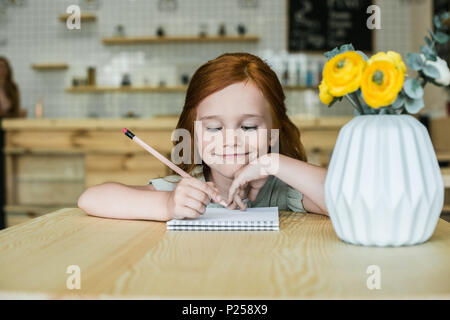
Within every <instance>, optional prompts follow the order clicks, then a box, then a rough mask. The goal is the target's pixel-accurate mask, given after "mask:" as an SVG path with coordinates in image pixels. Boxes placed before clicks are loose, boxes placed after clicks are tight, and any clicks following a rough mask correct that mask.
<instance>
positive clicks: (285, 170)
mask: <svg viewBox="0 0 450 320" xmlns="http://www.w3.org/2000/svg"><path fill="white" fill-rule="evenodd" d="M277 156H278V157H279V164H278V166H276V167H277V169H278V170H277V171H276V172H275V174H274V175H275V176H276V177H277V178H278V179H280V180H281V181H283V182H284V183H287V184H288V185H290V186H291V187H292V188H294V189H296V190H298V191H300V192H301V193H302V194H303V207H304V208H305V210H306V211H308V212H313V213H319V214H324V215H328V211H327V209H326V205H325V177H326V174H327V169H325V168H322V167H318V166H315V165H312V164H309V163H306V162H304V161H300V160H296V159H293V158H290V157H287V156H285V155H281V154H279V155H277ZM271 161H276V157H275V158H272V159H271Z"/></svg>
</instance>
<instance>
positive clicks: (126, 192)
mask: <svg viewBox="0 0 450 320" xmlns="http://www.w3.org/2000/svg"><path fill="white" fill-rule="evenodd" d="M284 100H285V96H284V93H283V90H282V87H281V84H280V82H279V80H278V78H277V76H276V74H275V73H274V72H273V71H272V70H271V69H270V67H269V66H268V65H267V64H266V63H265V62H264V61H262V60H261V59H260V58H258V57H256V56H254V55H251V54H248V53H232V54H223V55H221V56H219V57H218V58H216V59H214V60H211V61H208V62H207V63H206V64H204V65H203V66H201V67H200V68H199V69H198V70H197V71H196V72H195V74H194V75H193V77H192V79H191V81H190V83H189V87H188V89H187V93H186V100H185V105H184V108H183V111H182V113H181V115H180V118H179V121H178V124H177V129H180V130H181V129H184V130H187V131H188V132H189V133H190V141H189V143H190V148H187V149H188V150H189V151H188V152H186V154H184V155H183V159H187V161H184V162H182V163H181V165H179V166H180V167H181V168H182V169H183V170H185V171H186V172H188V173H190V174H191V175H192V176H193V177H190V178H181V177H180V176H178V175H170V176H168V177H166V178H155V179H151V180H150V182H149V184H148V185H146V186H126V185H123V184H120V183H104V184H101V185H97V186H93V187H91V188H89V189H87V190H86V191H85V192H84V193H83V194H82V195H81V197H80V198H79V200H78V206H79V207H80V208H81V209H83V210H84V211H86V212H87V213H88V214H91V215H96V216H100V217H108V218H122V219H148V220H159V221H167V220H170V219H173V218H176V219H183V218H196V217H199V216H200V215H201V214H202V213H203V212H204V211H205V208H206V207H221V205H220V204H218V203H213V202H212V201H211V200H214V201H215V202H220V201H221V200H222V199H223V200H226V204H227V208H229V209H235V208H237V207H239V208H240V209H241V210H245V209H246V207H247V206H248V207H268V206H278V208H279V210H290V211H297V212H312V213H319V214H324V215H327V214H328V213H327V210H326V207H325V201H324V181H325V175H326V169H324V168H320V167H317V166H314V165H311V164H308V163H306V155H305V150H304V148H303V145H302V144H301V141H300V132H299V130H298V129H297V127H296V126H295V125H294V124H293V123H292V122H291V121H290V119H289V118H288V116H287V114H286V107H285V104H284ZM272 129H278V138H276V137H275V138H273V137H272V135H265V134H264V133H266V132H268V131H271V130H272ZM272 131H274V130H272ZM269 136H270V137H269ZM176 143H177V142H175V144H176ZM189 143H188V144H189ZM197 145H198V147H197ZM272 151H274V152H272ZM183 152H184V150H183ZM196 155H198V156H199V157H200V159H201V161H200V162H198V163H199V164H196V163H195V162H196V161H192V160H193V159H194V158H195V156H196ZM245 198H248V199H247V200H248V201H247V203H245V202H244V200H243V199H245Z"/></svg>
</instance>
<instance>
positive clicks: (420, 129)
mask: <svg viewBox="0 0 450 320" xmlns="http://www.w3.org/2000/svg"><path fill="white" fill-rule="evenodd" d="M325 201H326V205H327V209H328V212H329V215H330V218H331V221H332V224H333V228H334V230H335V231H336V234H337V236H338V237H339V238H340V239H342V240H344V241H346V242H349V243H352V244H357V245H365V246H402V245H414V244H418V243H422V242H425V241H427V240H428V239H429V238H430V237H431V235H432V234H433V231H434V229H435V228H436V224H437V222H438V220H439V216H440V213H441V210H442V207H443V203H444V184H443V180H442V176H441V172H440V169H439V164H438V161H437V159H436V154H435V152H434V149H433V146H432V144H431V139H430V136H429V135H428V132H427V130H426V128H425V127H424V126H423V125H422V124H421V123H420V122H419V121H418V120H416V119H415V118H414V117H412V116H410V115H363V116H357V117H355V118H354V119H353V120H351V121H350V122H349V123H347V124H346V125H345V126H344V127H342V129H341V131H340V132H339V136H338V139H337V142H336V145H335V148H334V150H333V154H332V156H331V160H330V164H329V167H328V173H327V177H326V181H325Z"/></svg>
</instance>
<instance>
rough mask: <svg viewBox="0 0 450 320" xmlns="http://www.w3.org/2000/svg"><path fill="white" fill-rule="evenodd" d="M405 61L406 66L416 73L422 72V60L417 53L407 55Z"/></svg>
mask: <svg viewBox="0 0 450 320" xmlns="http://www.w3.org/2000/svg"><path fill="white" fill-rule="evenodd" d="M406 61H407V63H408V65H409V66H410V67H411V68H413V69H414V70H416V71H419V70H422V68H423V65H424V63H423V59H422V57H421V56H420V54H418V53H408V57H407V59H406Z"/></svg>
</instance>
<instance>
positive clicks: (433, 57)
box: [420, 46, 437, 61]
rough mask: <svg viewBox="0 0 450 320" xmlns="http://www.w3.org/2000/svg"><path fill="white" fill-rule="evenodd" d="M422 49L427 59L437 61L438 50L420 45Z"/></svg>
mask: <svg viewBox="0 0 450 320" xmlns="http://www.w3.org/2000/svg"><path fill="white" fill-rule="evenodd" d="M420 51H421V52H422V53H423V55H424V56H425V58H427V60H431V61H436V60H437V57H436V52H434V50H433V49H431V48H430V47H428V46H420Z"/></svg>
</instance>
